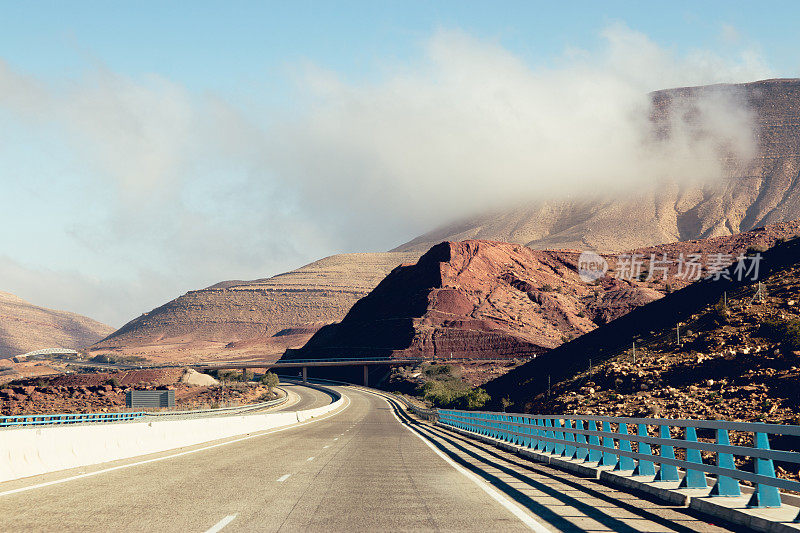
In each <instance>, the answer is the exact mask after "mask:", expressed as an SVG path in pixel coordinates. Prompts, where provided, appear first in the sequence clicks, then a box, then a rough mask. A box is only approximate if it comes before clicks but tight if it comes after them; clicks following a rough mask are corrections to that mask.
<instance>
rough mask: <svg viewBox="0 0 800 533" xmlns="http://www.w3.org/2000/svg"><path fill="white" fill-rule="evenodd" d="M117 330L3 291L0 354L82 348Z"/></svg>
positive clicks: (12, 354) (7, 355)
mask: <svg viewBox="0 0 800 533" xmlns="http://www.w3.org/2000/svg"><path fill="white" fill-rule="evenodd" d="M113 330H114V328H112V327H110V326H106V325H105V324H101V323H100V322H97V321H96V320H92V319H91V318H87V317H85V316H81V315H78V314H75V313H69V312H67V311H56V310H53V309H45V308H43V307H38V306H35V305H33V304H31V303H28V302H26V301H25V300H23V299H22V298H19V297H17V296H14V295H13V294H10V293H7V292H0V358H4V357H14V356H16V355H20V354H24V353H27V352H30V351H34V350H41V349H44V348H68V349H71V350H76V349H81V348H84V347H86V346H89V345H90V344H92V343H95V342H97V341H98V340H99V339H102V338H103V337H105V336H106V335H108V334H109V333H111V332H112V331H113Z"/></svg>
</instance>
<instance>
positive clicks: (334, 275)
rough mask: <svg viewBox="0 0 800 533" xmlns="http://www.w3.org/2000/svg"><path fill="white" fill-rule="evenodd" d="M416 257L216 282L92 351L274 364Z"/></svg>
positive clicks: (335, 263)
mask: <svg viewBox="0 0 800 533" xmlns="http://www.w3.org/2000/svg"><path fill="white" fill-rule="evenodd" d="M417 257H419V254H416V253H363V254H342V255H334V256H331V257H326V258H325V259H321V260H319V261H315V262H313V263H311V264H309V265H306V266H303V267H301V268H298V269H297V270H293V271H291V272H287V273H285V274H280V275H277V276H273V277H271V278H266V279H259V280H253V281H225V282H221V283H217V284H216V285H213V286H211V287H208V288H206V289H201V290H196V291H190V292H188V293H186V294H184V295H183V296H180V297H178V298H176V299H174V300H172V301H170V302H168V303H166V304H164V305H162V306H161V307H158V308H156V309H154V310H152V311H150V312H149V313H145V314H143V315H141V316H140V317H138V318H135V319H134V320H132V321H130V322H128V323H127V324H125V325H124V326H123V327H122V328H120V329H119V330H118V331H116V332H114V333H113V334H112V335H110V336H109V337H108V338H106V339H104V340H103V341H102V342H99V343H97V344H95V345H94V346H92V349H91V351H92V353H109V352H111V353H118V354H121V355H126V356H138V357H146V358H149V359H152V360H164V361H184V360H186V361H188V360H192V359H194V360H196V359H207V358H221V359H230V358H240V357H251V356H256V355H259V356H260V355H267V356H272V357H274V358H275V359H277V358H278V357H279V355H280V354H281V353H283V351H284V350H285V349H286V348H288V347H292V346H302V345H303V343H305V341H306V340H308V338H309V337H310V336H311V335H312V334H313V333H314V332H315V331H316V330H317V329H318V328H319V327H320V326H321V325H323V324H327V323H330V322H333V321H336V320H341V318H342V317H344V315H345V314H346V313H347V311H348V310H349V309H350V307H351V306H352V305H353V304H354V303H355V302H356V301H358V299H359V298H362V297H363V296H366V295H367V294H368V293H369V291H370V290H372V288H374V287H375V286H376V285H377V284H378V282H379V281H380V280H381V279H383V277H384V276H385V275H386V274H388V273H389V272H390V271H391V270H392V269H393V268H394V267H396V266H397V265H399V264H401V263H403V262H408V261H415V260H416V259H417Z"/></svg>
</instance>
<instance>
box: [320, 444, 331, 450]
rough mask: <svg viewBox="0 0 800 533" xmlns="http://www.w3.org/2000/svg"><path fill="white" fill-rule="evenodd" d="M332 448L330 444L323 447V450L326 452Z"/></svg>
mask: <svg viewBox="0 0 800 533" xmlns="http://www.w3.org/2000/svg"><path fill="white" fill-rule="evenodd" d="M330 447H331V445H330V444H326V445H325V446H323V447H322V449H323V450H325V449H327V448H330Z"/></svg>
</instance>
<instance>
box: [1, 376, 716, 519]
mask: <svg viewBox="0 0 800 533" xmlns="http://www.w3.org/2000/svg"><path fill="white" fill-rule="evenodd" d="M291 389H292V390H293V391H294V392H297V393H299V394H300V395H301V396H302V398H301V400H300V402H298V403H296V404H295V405H294V406H292V407H290V409H298V408H299V409H303V408H309V407H315V406H317V405H318V404H319V403H320V402H322V403H323V404H324V403H325V402H329V401H330V397H329V396H327V395H326V394H324V393H321V392H319V391H312V390H310V389H307V388H305V387H300V386H295V387H291ZM339 390H341V391H342V393H343V394H344V395H345V397H346V398H347V399H348V400H349V405H348V406H347V407H346V408H345V409H344V410H342V411H339V412H338V413H335V414H333V415H330V416H327V417H326V418H323V419H318V420H315V421H311V422H308V423H305V424H304V425H301V426H295V427H290V428H287V429H283V430H279V431H272V432H268V433H266V434H261V435H253V436H250V437H248V438H246V439H241V438H239V439H229V440H228V441H227V443H226V444H222V445H219V446H214V447H209V446H208V445H200V446H197V447H194V448H189V449H182V450H179V451H177V452H186V451H189V452H191V453H183V454H181V455H176V453H177V452H176V451H173V452H166V453H164V454H158V455H154V456H148V458H145V459H155V460H154V461H150V462H145V461H143V458H137V459H134V460H128V461H123V462H119V463H115V464H114V465H113V466H117V467H119V468H117V469H114V470H110V471H108V467H109V465H103V466H101V467H95V468H94V469H91V468H84V469H76V470H73V471H68V472H64V473H57V474H48V475H45V476H37V477H35V478H28V479H26V480H21V481H19V480H18V481H14V482H8V483H2V484H0V517H2V518H1V519H0V530H2V531H15V532H18V531H56V530H57V531H110V530H118V531H119V530H125V531H181V532H184V531H198V532H203V531H221V530H224V531H225V532H226V533H227V532H228V531H231V532H232V531H396V530H406V531H408V530H424V531H430V530H446V531H518V530H519V531H522V530H531V529H533V530H537V531H547V530H573V531H587V530H592V531H598V530H600V531H602V530H605V531H613V530H630V531H636V530H639V531H694V530H718V529H714V528H711V529H708V527H709V526H708V524H705V523H704V522H702V521H698V520H696V519H694V518H692V517H689V516H686V515H685V514H683V513H682V512H678V511H675V510H671V509H669V508H661V507H659V506H657V504H653V503H650V502H645V504H642V503H641V501H634V502H633V504H631V503H630V502H631V500H635V498H633V497H630V496H627V499H626V501H625V503H624V504H623V505H617V504H615V497H616V496H614V495H612V496H610V497H607V498H606V499H602V498H600V499H597V494H595V493H589V494H587V495H585V496H586V501H587V502H589V501H591V498H595V501H596V502H599V503H597V504H596V505H598V506H599V508H600V510H599V511H598V510H590V509H587V507H588V506H590V505H594V504H591V503H581V497H582V496H581V490H580V487H578V489H576V488H575V487H571V488H568V490H567V489H564V490H567V492H570V491H571V492H570V493H569V496H568V498H569V499H565V498H560V499H559V498H558V497H554V495H553V494H552V492H553V490H555V489H548V488H547V487H550V486H554V483H555V482H554V481H552V480H550V479H549V478H546V479H545V478H543V479H545V481H541V480H537V479H533V478H535V477H536V476H535V475H533V474H532V473H531V472H530V471H527V470H526V473H525V476H524V479H523V477H521V476H519V475H518V476H517V477H515V476H514V475H512V474H515V473H517V472H518V471H522V470H524V469H523V468H521V467H519V466H514V465H512V463H513V461H510V462H509V461H507V460H506V459H504V458H502V457H499V456H497V457H495V456H492V455H491V453H492V452H486V451H484V452H481V449H480V448H479V447H474V448H472V447H470V445H468V444H467V443H464V442H462V441H461V440H459V439H456V438H454V437H452V436H451V435H450V434H449V433H448V432H441V434H440V433H439V432H436V431H434V430H433V428H430V427H428V426H424V425H421V424H415V425H414V426H415V427H413V428H412V427H410V426H409V425H407V424H404V423H403V422H401V417H402V414H400V413H396V412H395V408H394V407H393V406H392V405H390V403H389V402H387V401H386V400H385V399H384V398H382V397H379V396H376V395H374V394H371V393H368V392H363V391H359V390H356V389H351V388H340V389H339ZM398 415H400V416H398ZM422 434H425V435H427V437H426V438H427V439H429V440H428V441H427V442H426V440H425V439H423V438H421V435H422ZM486 457H489V459H488V460H487V459H486ZM487 461H488V463H490V464H491V468H489V467H487V466H485V465H484V466H481V465H483V464H484V462H487ZM507 465H512V466H507ZM498 468H499V470H498ZM476 469H477V470H476ZM481 469H483V470H481ZM493 469H494V470H498V471H493ZM476 471H478V472H482V471H485V472H484V473H482V474H477V475H476V473H475V472H476ZM498 472H499V473H498ZM81 475H85V476H86V477H78V478H77V479H71V480H68V481H63V482H62V480H64V479H65V478H67V477H73V478H74V477H75V476H81ZM509 476H510V477H509ZM526 480H527V481H526ZM532 482H536V483H539V484H540V485H542V486H539V485H531V483H532ZM587 483H588V482H587ZM495 486H497V487H498V488H497V489H496V488H494V487H495ZM526 486H533V487H534V488H535V489H536V490H540V491H542V490H544V492H543V494H544V499H542V500H541V503H539V502H534V503H532V502H533V499H531V498H534V499H535V497H536V495H535V494H534V495H533V497H532V496H531V494H532V493H531V490H533V489H530V490H527V492H526V489H525V487H526ZM509 487H510V488H511V490H509ZM20 489H21V491H20V492H11V493H9V492H10V491H14V490H20ZM498 489H499V490H498ZM590 489H591V490H596V489H595V488H593V487H590ZM548 490H550V492H547V491H548ZM576 490H577V493H576ZM609 490H610V489H609ZM612 492H613V491H612ZM604 494H606V493H604ZM509 495H510V496H509ZM520 495H522V496H520ZM547 498H549V500H554V503H553V502H548V501H546V500H547ZM637 506H639V507H642V508H643V509H645V510H646V512H647V513H650V514H641V513H638V514H637ZM631 507H632V508H633V509H634V511H631V509H630V508H631ZM655 507H659V509H660V511H658V512H661V513H662V514H653V513H652V508H655ZM553 509H555V511H554V510H553ZM592 513H594V515H593V516H592ZM663 513H673V516H667V517H666V518H664V516H665V515H664V514H663ZM554 514H555V516H554ZM629 515H630V516H629ZM563 516H568V517H575V519H574V520H573V519H572V518H569V519H565V518H563ZM587 516H588V518H587ZM676 516H677V517H678V519H679V520H678V522H680V523H679V525H678V527H670V524H672V523H673V520H674V519H675V517H676ZM606 517H607V518H606ZM584 518H585V520H584V521H583V522H580V520H578V519H584ZM654 518H655V520H654ZM586 520H589V521H586ZM590 522H591V523H590ZM576 524H577V525H576Z"/></svg>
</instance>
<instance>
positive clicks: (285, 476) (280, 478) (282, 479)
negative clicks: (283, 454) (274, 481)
mask: <svg viewBox="0 0 800 533" xmlns="http://www.w3.org/2000/svg"><path fill="white" fill-rule="evenodd" d="M289 476H291V474H284V475H282V476H281V477H279V478H278V483H283V482H284V481H286V480H287V479H289Z"/></svg>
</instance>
